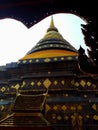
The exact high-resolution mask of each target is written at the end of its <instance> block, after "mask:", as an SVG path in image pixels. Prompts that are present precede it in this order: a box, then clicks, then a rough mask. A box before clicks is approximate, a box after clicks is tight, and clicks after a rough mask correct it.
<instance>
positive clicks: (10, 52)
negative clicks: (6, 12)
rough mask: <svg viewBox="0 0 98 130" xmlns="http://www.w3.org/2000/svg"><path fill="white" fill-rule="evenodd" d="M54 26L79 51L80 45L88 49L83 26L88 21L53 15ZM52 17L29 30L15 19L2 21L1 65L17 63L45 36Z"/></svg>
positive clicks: (0, 23)
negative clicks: (82, 29) (82, 30)
mask: <svg viewBox="0 0 98 130" xmlns="http://www.w3.org/2000/svg"><path fill="white" fill-rule="evenodd" d="M53 19H54V24H55V26H56V27H57V28H58V30H59V33H60V34H62V36H63V38H64V39H66V40H67V41H68V42H70V44H71V45H72V46H74V47H75V48H76V49H77V50H78V49H79V47H80V45H81V46H82V47H83V48H84V49H86V45H85V44H84V38H83V34H82V32H81V24H86V21H84V20H83V19H81V18H79V17H78V16H76V15H73V14H65V13H64V14H55V15H53ZM50 21H51V16H49V17H47V18H45V19H44V20H42V21H41V22H39V23H38V24H36V25H34V26H32V27H31V28H29V29H28V28H27V27H26V26H25V25H24V24H23V23H21V22H20V21H16V20H15V19H8V18H7V19H2V20H0V65H5V64H7V63H10V62H17V61H18V60H19V59H20V58H22V57H23V56H24V55H25V54H26V53H27V52H28V51H29V50H31V48H32V47H33V46H34V45H35V44H36V43H37V42H38V41H39V40H40V39H41V38H43V36H44V35H45V33H46V31H47V28H48V27H49V25H50Z"/></svg>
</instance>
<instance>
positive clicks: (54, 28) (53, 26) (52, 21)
mask: <svg viewBox="0 0 98 130" xmlns="http://www.w3.org/2000/svg"><path fill="white" fill-rule="evenodd" d="M49 31H56V32H58V29H57V28H56V27H55V25H54V20H53V16H51V23H50V26H49V28H48V29H47V32H49Z"/></svg>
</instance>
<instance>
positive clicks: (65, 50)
mask: <svg viewBox="0 0 98 130" xmlns="http://www.w3.org/2000/svg"><path fill="white" fill-rule="evenodd" d="M77 55H78V53H77V50H76V49H75V48H74V47H73V46H72V45H71V44H70V43H69V42H67V41H66V40H65V39H64V38H63V36H62V35H61V34H60V33H59V31H58V29H57V28H56V27H55V25H54V21H53V17H51V23H50V26H49V28H48V29H47V32H46V34H45V35H44V37H43V38H42V39H41V40H40V41H39V42H38V43H37V44H36V46H34V47H33V48H32V49H31V50H30V51H29V52H28V53H27V54H26V55H25V56H24V57H23V58H21V59H20V60H19V61H24V62H26V61H27V60H28V61H31V62H32V60H33V62H34V61H38V62H42V61H45V59H50V60H49V61H51V59H53V58H56V59H57V58H59V59H60V58H61V59H63V58H64V57H66V58H68V57H70V58H71V57H77Z"/></svg>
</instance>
